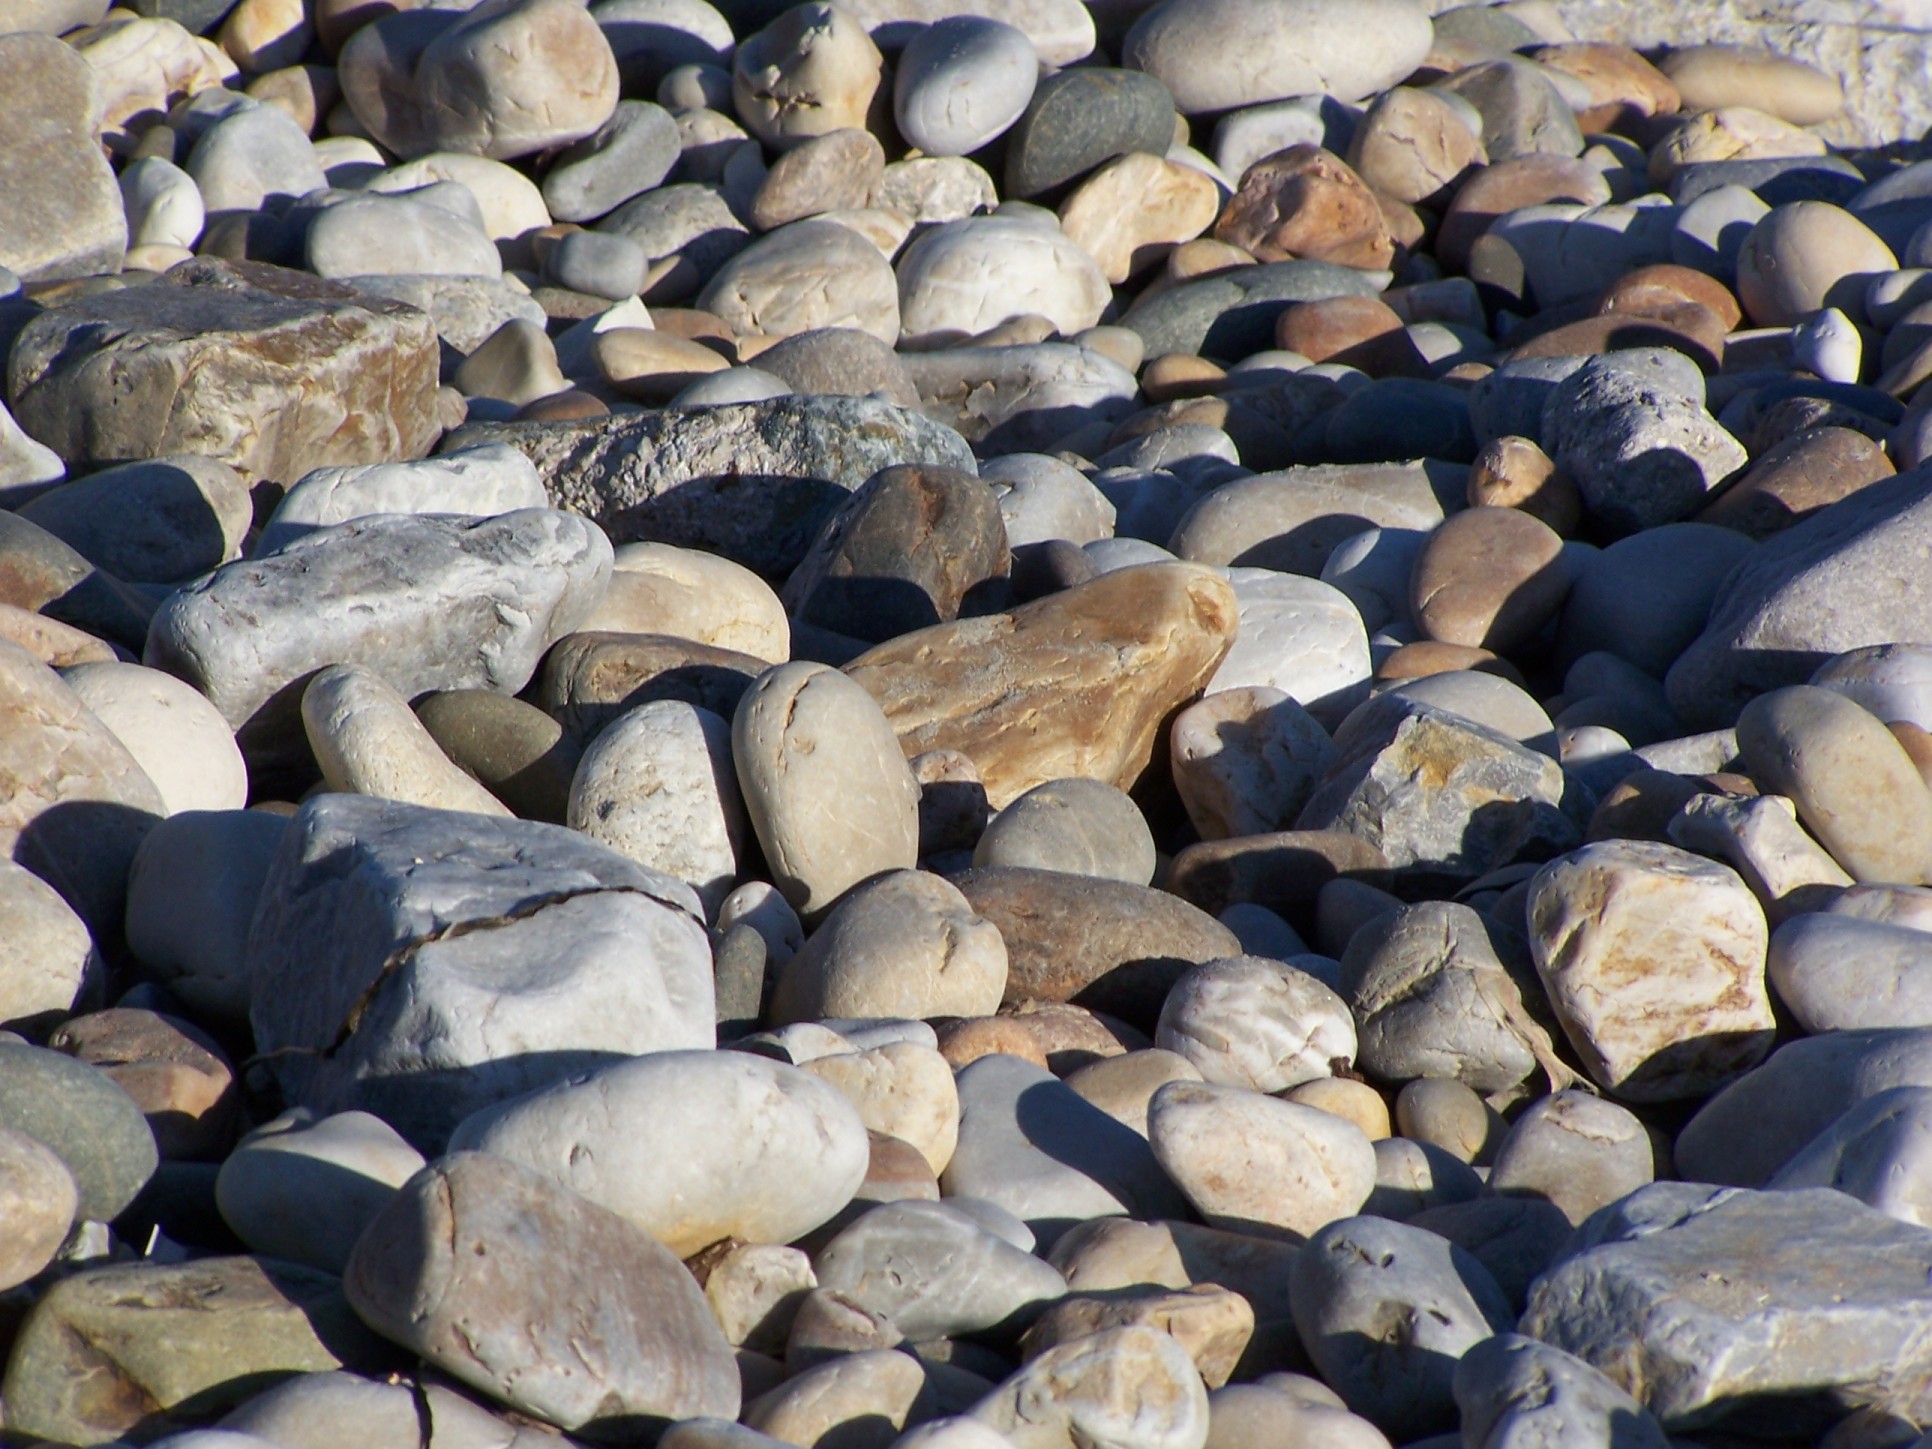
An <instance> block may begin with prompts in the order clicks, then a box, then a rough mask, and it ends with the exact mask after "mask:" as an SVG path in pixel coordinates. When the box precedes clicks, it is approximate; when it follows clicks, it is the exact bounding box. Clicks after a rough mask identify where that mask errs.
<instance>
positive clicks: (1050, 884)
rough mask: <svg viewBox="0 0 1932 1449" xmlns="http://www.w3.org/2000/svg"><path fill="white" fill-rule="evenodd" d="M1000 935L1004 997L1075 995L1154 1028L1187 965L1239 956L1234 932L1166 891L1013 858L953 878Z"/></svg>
mask: <svg viewBox="0 0 1932 1449" xmlns="http://www.w3.org/2000/svg"><path fill="white" fill-rule="evenodd" d="M954 884H955V885H957V886H958V887H959V890H960V893H961V894H962V895H964V896H965V897H966V900H967V903H968V904H969V905H971V906H972V908H973V909H974V910H975V911H976V912H978V913H979V914H980V915H982V916H984V917H985V918H986V919H987V920H989V921H991V922H992V923H993V924H994V925H996V926H998V927H999V928H1000V934H1001V935H1002V936H1004V937H1005V939H1006V950H1007V961H1008V966H1007V978H1006V999H1007V1001H1008V1002H1019V1001H1073V1002H1077V1003H1078V1004H1080V1005H1082V1006H1085V1007H1088V1008H1089V1009H1091V1010H1094V1011H1104V1012H1107V1013H1109V1014H1110V1015H1115V1016H1119V1017H1121V1018H1123V1019H1125V1020H1127V1021H1129V1022H1133V1023H1144V1024H1146V1025H1147V1026H1152V1024H1153V1022H1154V1019H1155V1018H1156V1017H1157V1016H1158V1015H1159V1013H1160V1008H1161V1003H1162V1002H1163V1001H1164V1000H1165V999H1166V997H1167V993H1168V991H1169V990H1170V989H1171V988H1172V987H1173V985H1174V983H1175V982H1176V981H1177V980H1179V979H1180V977H1181V976H1182V975H1183V974H1185V972H1186V971H1187V969H1188V967H1190V966H1194V965H1197V964H1199V963H1201V962H1204V961H1215V960H1219V959H1221V958H1223V957H1227V956H1238V955H1239V954H1240V953H1241V943H1240V941H1239V940H1238V939H1237V938H1236V936H1235V934H1234V932H1232V931H1230V930H1229V929H1228V928H1227V927H1226V926H1223V925H1222V924H1221V923H1220V922H1218V921H1216V920H1215V919H1214V918H1213V917H1211V916H1209V915H1208V914H1207V913H1206V912H1205V911H1202V910H1199V909H1198V908H1196V907H1194V906H1191V905H1189V904H1188V903H1187V902H1186V901H1183V900H1179V899H1177V898H1176V897H1174V896H1171V895H1169V894H1168V893H1167V892H1165V891H1157V890H1153V889H1150V888H1149V887H1146V886H1134V885H1129V884H1127V883H1126V882H1125V881H1111V880H1102V879H1100V878H1099V877H1097V876H1076V875H1065V874H1062V873H1061V872H1058V871H1046V870H1026V869H1022V868H1019V867H1014V866H1003V867H992V868H988V869H984V870H969V871H967V872H966V873H965V874H963V875H960V876H957V877H955V878H954Z"/></svg>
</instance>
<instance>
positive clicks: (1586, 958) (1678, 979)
mask: <svg viewBox="0 0 1932 1449" xmlns="http://www.w3.org/2000/svg"><path fill="white" fill-rule="evenodd" d="M1528 911H1529V936H1530V948H1531V950H1532V952H1533V953H1534V955H1535V958H1536V969H1537V972H1538V974H1539V975H1540V976H1541V977H1542V980H1543V985H1544V988H1545V989H1546V990H1547V991H1548V993H1549V998H1550V1004H1551V1006H1552V1007H1554V1008H1555V1011H1556V1015H1557V1019H1558V1020H1559V1021H1560V1022H1561V1023H1562V1026H1563V1030H1564V1034H1565V1035H1567V1036H1568V1037H1569V1039H1570V1044H1571V1045H1572V1046H1573V1047H1575V1048H1576V1050H1577V1053H1578V1054H1579V1055H1580V1056H1581V1057H1582V1059H1583V1062H1584V1065H1585V1066H1586V1067H1587V1068H1588V1070H1589V1072H1590V1075H1591V1076H1592V1077H1593V1078H1594V1079H1595V1080H1596V1082H1597V1083H1598V1085H1600V1086H1602V1087H1603V1088H1604V1089H1605V1090H1607V1091H1609V1092H1611V1093H1613V1094H1614V1095H1616V1096H1619V1097H1622V1098H1624V1099H1626V1100H1629V1101H1638V1102H1657V1101H1672V1100H1675V1099H1678V1098H1681V1097H1700V1096H1704V1095H1706V1094H1707V1093H1709V1092H1711V1091H1712V1090H1713V1089H1715V1088H1717V1087H1719V1086H1722V1085H1724V1084H1725V1083H1726V1082H1728V1081H1730V1080H1731V1079H1732V1078H1733V1077H1736V1076H1738V1075H1739V1074H1741V1073H1743V1072H1745V1071H1747V1070H1748V1069H1750V1068H1751V1067H1753V1066H1755V1065H1756V1064H1757V1063H1758V1061H1759V1060H1760V1059H1762V1057H1763V1056H1764V1054H1765V1053H1766V1052H1767V1051H1768V1050H1770V1046H1771V1037H1772V1031H1773V1028H1774V1025H1775V1023H1774V1021H1773V1018H1772V1015H1771V1002H1770V997H1769V996H1768V994H1767V993H1766V990H1765V984H1764V957H1765V950H1766V947H1767V944H1768V940H1769V931H1768V928H1767V926H1766V924H1765V920H1764V911H1763V908H1762V907H1761V906H1759V904H1758V902H1757V899H1756V897H1754V896H1753V895H1752V894H1751V892H1750V889H1749V887H1747V886H1746V885H1745V884H1744V882H1743V881H1742V880H1740V879H1739V878H1738V876H1737V873H1736V872H1735V871H1733V870H1731V868H1730V867H1729V866H1726V865H1721V864H1719V863H1718V862H1716V861H1712V860H1707V859H1705V858H1703V857H1701V856H1696V855H1692V854H1691V853H1690V852H1689V851H1685V850H1679V849H1677V848H1676V847H1675V846H1670V845H1661V844H1658V843H1655V842H1652V841H1635V840H1609V841H1600V842H1597V843H1596V844H1592V845H1586V846H1584V847H1583V848H1582V849H1581V850H1578V851H1574V852H1572V853H1571V854H1569V855H1567V856H1564V857H1562V858H1561V859H1559V860H1555V861H1552V862H1551V863H1550V864H1549V865H1547V866H1545V867H1544V868H1543V869H1542V870H1540V871H1539V872H1537V874H1536V876H1535V877H1534V878H1533V879H1532V882H1531V885H1530V893H1529V902H1528Z"/></svg>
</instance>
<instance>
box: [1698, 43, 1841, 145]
mask: <svg viewBox="0 0 1932 1449" xmlns="http://www.w3.org/2000/svg"><path fill="white" fill-rule="evenodd" d="M1661 69H1662V71H1663V73H1664V75H1665V76H1667V77H1668V78H1669V79H1670V82H1671V84H1672V85H1673V86H1674V87H1675V88H1676V90H1677V93H1678V95H1679V96H1680V97H1681V98H1682V101H1683V105H1684V108H1685V109H1686V110H1693V111H1711V110H1716V109H1718V108H1719V107H1720V106H1756V107H1758V108H1759V109H1760V110H1763V111H1768V112H1770V113H1771V114H1772V115H1774V116H1776V117H1778V118H1779V119H1780V120H1783V121H1788V122H1790V123H1791V124H1792V125H1794V126H1815V125H1817V124H1818V123H1819V122H1821V121H1829V120H1831V119H1832V117H1834V116H1836V115H1837V114H1838V113H1839V112H1840V111H1842V110H1843V109H1844V107H1845V92H1844V88H1843V87H1842V86H1841V85H1840V84H1839V83H1838V81H1837V80H1836V79H1834V78H1833V77H1832V76H1830V75H1827V74H1826V73H1825V72H1824V71H1822V70H1819V69H1818V68H1817V67H1816V66H1811V65H1806V64H1805V63H1804V62H1803V61H1801V60H1792V59H1789V58H1788V57H1786V56H1782V55H1778V54H1776V53H1774V52H1772V51H1770V50H1760V49H1757V48H1755V47H1752V46H1743V45H1690V46H1685V47H1684V48H1683V49H1681V50H1676V49H1673V50H1672V51H1671V52H1670V53H1669V54H1668V55H1666V56H1665V57H1664V58H1663V62H1662V65H1661Z"/></svg>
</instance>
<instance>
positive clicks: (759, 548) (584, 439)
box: [448, 396, 974, 575]
mask: <svg viewBox="0 0 1932 1449" xmlns="http://www.w3.org/2000/svg"><path fill="white" fill-rule="evenodd" d="M484 442H504V443H508V444H510V445H511V446H512V447H514V448H517V449H518V450H519V451H521V452H523V453H524V454H526V455H527V456H528V457H529V458H530V460H531V461H532V462H533V463H535V464H536V465H537V472H538V473H539V474H540V475H541V476H542V478H543V480H544V486H545V487H546V488H547V489H548V490H549V492H550V498H551V502H552V503H553V504H555V505H556V506H557V507H559V508H568V509H571V510H573V511H575V512H578V513H582V514H585V515H586V516H588V517H590V518H593V519H595V520H596V521H597V522H598V523H599V524H601V525H602V526H603V528H604V529H605V530H606V531H607V532H608V533H609V534H610V536H611V539H612V541H613V542H616V543H629V542H632V541H634V540H638V539H648V540H651V541H653V542H658V543H673V544H681V545H684V546H686V547H692V548H704V549H709V550H712V551H714V552H717V553H721V554H723V555H725V557H727V558H730V559H732V560H734V561H736V562H738V563H742V564H744V565H745V566H746V567H748V568H751V569H754V570H756V571H757V572H759V573H762V574H770V575H780V574H783V573H785V572H787V571H788V570H790V569H791V568H792V567H793V566H794V565H796V564H797V563H798V561H799V559H801V558H802V557H804V554H805V549H806V547H807V546H808V545H809V544H810V543H811V541H812V538H813V536H814V535H815V534H816V533H817V531H818V528H819V525H820V524H822V523H823V522H824V521H825V518H826V517H827V515H829V514H830V513H831V511H832V509H833V507H834V506H835V505H837V504H838V502H839V501H840V500H841V499H842V497H843V496H844V495H845V494H847V493H849V492H851V491H852V490H854V489H856V488H857V487H858V486H859V485H860V484H861V483H863V482H865V480H866V479H868V478H870V477H871V476H872V475H873V474H874V473H876V472H878V471H879V470H880V469H881V468H884V467H887V466H889V465H891V464H893V463H940V464H944V465H946V466H947V467H951V468H959V469H963V470H964V471H966V472H969V473H970V472H973V471H974V467H973V454H972V450H971V449H970V448H968V447H967V446H966V443H965V440H964V439H962V438H961V437H960V436H959V434H958V433H956V432H954V431H953V430H952V429H951V428H948V427H944V426H942V425H941V424H938V423H935V422H932V421H930V420H928V419H926V418H924V417H922V416H920V415H919V414H918V413H915V412H909V411H906V410H904V409H901V408H896V407H894V406H893V405H892V404H890V403H886V402H881V401H879V400H877V399H875V398H860V397H797V396H793V397H782V398H772V399H770V400H768V401H765V402H755V403H740V404H734V405H726V406H722V407H714V408H704V409H700V410H697V411H691V412H680V411H671V412H646V413H626V414H623V415H620V416H616V417H609V418H597V419H593V420H590V421H586V422H568V423H483V424H473V425H471V426H469V427H466V428H462V429H459V430H458V431H457V432H456V433H454V434H452V435H451V436H450V438H449V439H448V446H449V447H452V448H457V447H467V446H469V445H471V444H474V443H484Z"/></svg>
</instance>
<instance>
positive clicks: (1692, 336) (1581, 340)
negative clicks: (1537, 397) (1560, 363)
mask: <svg viewBox="0 0 1932 1449" xmlns="http://www.w3.org/2000/svg"><path fill="white" fill-rule="evenodd" d="M1728 330H1729V329H1728V328H1726V327H1725V325H1724V323H1723V320H1722V319H1721V318H1719V317H1718V315H1717V314H1716V313H1715V312H1713V311H1711V309H1710V308H1708V307H1704V306H1701V305H1699V304H1698V303H1696V302H1679V303H1678V304H1677V305H1676V306H1674V307H1668V308H1659V309H1658V310H1657V312H1655V313H1651V314H1648V315H1643V316H1637V315H1632V314H1630V313H1625V312H1606V313H1602V314H1600V315H1598V316H1595V317H1585V318H1583V319H1581V320H1580V321H1576V322H1568V323H1565V324H1564V325H1563V326H1561V327H1552V328H1551V329H1550V330H1549V331H1547V332H1544V333H1540V334H1539V335H1537V336H1535V337H1532V338H1530V339H1529V340H1528V341H1527V342H1525V343H1523V344H1522V345H1521V346H1520V347H1517V348H1515V349H1514V350H1513V351H1512V352H1511V353H1510V354H1509V360H1510V361H1511V362H1517V361H1520V360H1522V359H1524V358H1529V357H1584V356H1588V355H1590V354H1592V353H1599V352H1618V351H1621V350H1623V349H1624V348H1627V347H1670V348H1674V349H1676V350H1677V351H1678V352H1681V353H1683V354H1684V355H1685V356H1686V357H1688V358H1690V359H1691V361H1693V362H1695V363H1696V364H1697V365H1698V366H1699V367H1700V368H1702V369H1703V370H1704V371H1705V372H1716V371H1717V370H1718V368H1720V367H1722V366H1723V365H1724V338H1725V335H1726V333H1727V332H1728Z"/></svg>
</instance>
